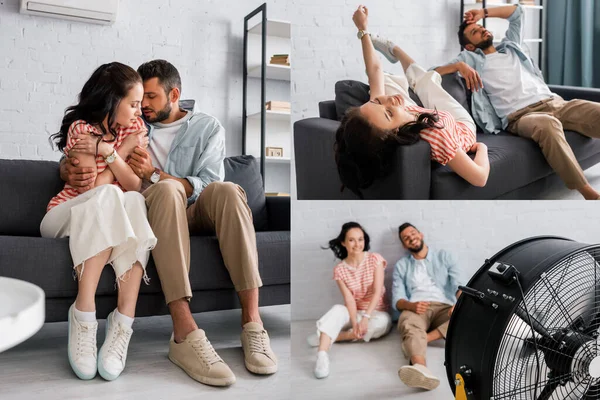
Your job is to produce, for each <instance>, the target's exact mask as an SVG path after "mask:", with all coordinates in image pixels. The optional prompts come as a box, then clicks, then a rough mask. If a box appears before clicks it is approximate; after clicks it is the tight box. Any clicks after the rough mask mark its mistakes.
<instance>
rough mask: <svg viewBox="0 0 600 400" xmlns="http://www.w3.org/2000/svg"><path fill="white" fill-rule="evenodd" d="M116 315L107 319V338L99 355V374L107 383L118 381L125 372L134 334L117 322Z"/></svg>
mask: <svg viewBox="0 0 600 400" xmlns="http://www.w3.org/2000/svg"><path fill="white" fill-rule="evenodd" d="M114 313H115V312H114V311H113V312H111V313H110V314H108V317H107V318H106V337H105V338H104V343H103V344H102V347H101V348H100V352H99V353H98V373H99V374H100V376H101V377H103V378H104V379H106V380H107V381H112V380H115V379H117V378H118V377H119V375H121V372H123V369H124V368H125V362H126V361H127V348H128V347H129V340H130V339H131V335H132V334H133V329H131V328H130V327H128V326H125V325H123V324H122V323H121V322H117V321H116V320H115V318H114Z"/></svg>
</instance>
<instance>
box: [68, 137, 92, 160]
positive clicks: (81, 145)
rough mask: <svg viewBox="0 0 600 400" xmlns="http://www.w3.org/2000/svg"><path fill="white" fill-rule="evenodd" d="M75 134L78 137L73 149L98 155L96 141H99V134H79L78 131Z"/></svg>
mask: <svg viewBox="0 0 600 400" xmlns="http://www.w3.org/2000/svg"><path fill="white" fill-rule="evenodd" d="M73 136H74V137H76V139H75V144H74V145H73V147H72V148H71V150H72V151H74V152H77V153H83V154H91V155H93V156H95V155H96V143H98V136H94V135H90V134H80V135H77V134H76V133H73Z"/></svg>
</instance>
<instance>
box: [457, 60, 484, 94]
mask: <svg viewBox="0 0 600 400" xmlns="http://www.w3.org/2000/svg"><path fill="white" fill-rule="evenodd" d="M457 69H458V72H460V74H461V75H462V76H463V78H465V81H466V82H467V89H469V90H470V91H472V92H477V91H479V89H483V81H482V80H481V77H480V76H479V74H478V73H477V71H475V70H474V69H473V68H471V67H470V66H469V65H468V64H467V63H465V62H463V61H461V62H460V63H459V64H458V68H457Z"/></svg>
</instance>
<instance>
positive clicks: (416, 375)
mask: <svg viewBox="0 0 600 400" xmlns="http://www.w3.org/2000/svg"><path fill="white" fill-rule="evenodd" d="M398 376H399V377H400V380H401V381H402V382H404V384H405V385H406V386H409V387H414V388H421V389H426V390H433V389H435V388H437V387H438V386H439V385H440V380H439V379H437V378H428V377H427V376H425V374H423V373H422V372H421V371H419V370H418V369H416V368H400V370H399V371H398Z"/></svg>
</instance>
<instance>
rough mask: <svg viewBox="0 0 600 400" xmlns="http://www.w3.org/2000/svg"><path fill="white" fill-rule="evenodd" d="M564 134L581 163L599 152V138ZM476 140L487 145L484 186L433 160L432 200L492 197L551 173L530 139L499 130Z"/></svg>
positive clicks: (570, 133) (567, 132) (480, 135)
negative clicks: (487, 159) (485, 180)
mask: <svg viewBox="0 0 600 400" xmlns="http://www.w3.org/2000/svg"><path fill="white" fill-rule="evenodd" d="M565 137H566V139H567V142H568V143H569V145H570V146H571V148H572V149H573V152H574V153H575V156H576V157H577V160H579V162H580V163H582V162H583V161H584V160H587V159H589V158H591V157H594V156H595V155H596V154H598V153H600V140H596V139H590V138H588V137H585V136H583V135H580V134H579V133H575V132H572V131H566V132H565ZM477 141H479V142H483V143H485V144H486V145H487V147H488V154H489V159H490V176H489V178H488V181H487V184H486V185H485V187H483V188H478V187H475V186H472V185H470V184H469V183H468V182H467V181H465V180H464V179H462V178H461V177H459V176H458V175H457V174H456V173H454V172H453V171H452V170H451V169H450V168H448V167H447V166H446V167H442V166H441V165H439V164H435V163H434V168H433V171H432V173H431V198H432V199H436V200H441V199H469V200H478V199H494V198H498V197H502V196H506V194H508V193H510V192H512V191H515V190H517V189H519V188H522V187H525V186H527V185H529V184H531V183H532V182H536V181H538V180H540V179H543V178H545V177H547V176H549V175H551V174H553V171H552V168H550V166H549V165H548V163H547V162H546V159H545V158H544V155H543V154H542V152H541V151H540V149H539V146H538V145H537V144H536V143H535V142H534V141H533V140H529V139H525V138H521V137H518V136H515V135H512V134H510V133H506V132H501V133H499V134H497V135H488V134H483V133H480V134H477Z"/></svg>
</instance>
